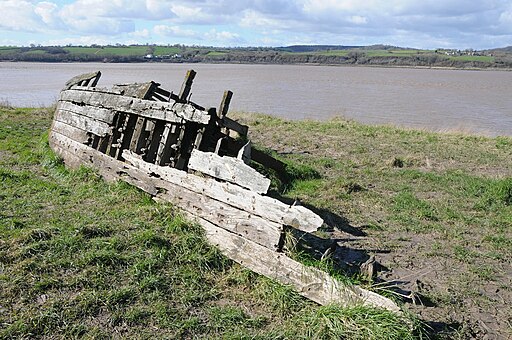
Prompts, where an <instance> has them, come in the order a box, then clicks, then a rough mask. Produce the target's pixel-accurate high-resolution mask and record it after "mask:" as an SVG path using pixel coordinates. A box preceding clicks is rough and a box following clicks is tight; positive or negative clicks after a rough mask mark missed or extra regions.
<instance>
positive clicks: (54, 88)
mask: <svg viewBox="0 0 512 340" xmlns="http://www.w3.org/2000/svg"><path fill="white" fill-rule="evenodd" d="M191 68H192V69H194V70H196V71H197V76H196V78H195V81H194V86H193V88H192V100H193V101H195V102H197V103H198V104H200V105H202V106H205V107H212V106H215V107H218V105H219V103H220V100H221V98H222V94H223V92H224V90H227V89H229V90H232V91H233V92H234V96H233V100H232V101H231V110H236V111H247V112H261V113H268V114H272V115H275V116H279V117H284V118H288V119H315V120H326V119H330V118H333V117H336V116H343V117H345V118H348V119H353V120H356V121H360V122H363V123H368V124H392V125H398V126H404V127H412V128H421V129H427V130H433V131H461V132H468V133H475V134H481V135H487V136H497V135H507V136H512V92H511V91H512V72H508V71H465V70H444V69H443V70H440V69H413V68H381V67H353V66H351V67H346V66H345V67H341V66H314V65H245V64H243V65H240V64H167V63H143V64H104V63H58V64H53V63H12V62H3V63H0V102H1V101H4V102H5V101H7V102H9V103H10V104H11V105H14V106H23V107H25V106H47V105H51V104H52V103H53V102H55V100H56V99H57V97H58V94H59V90H60V89H61V88H62V87H63V85H64V84H65V82H66V81H67V80H68V79H70V78H71V77H73V76H75V75H77V74H80V73H86V72H91V71H97V70H100V71H101V72H102V74H103V75H102V78H101V80H100V83H99V86H110V85H112V84H114V83H127V82H144V81H149V80H154V81H156V82H158V83H161V84H162V87H163V88H165V89H167V90H173V91H174V92H179V89H180V87H181V83H182V81H183V77H184V75H185V72H186V70H188V69H191Z"/></svg>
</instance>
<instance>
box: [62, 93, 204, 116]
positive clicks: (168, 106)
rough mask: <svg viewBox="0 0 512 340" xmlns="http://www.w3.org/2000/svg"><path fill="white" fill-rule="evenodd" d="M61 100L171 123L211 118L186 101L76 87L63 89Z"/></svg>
mask: <svg viewBox="0 0 512 340" xmlns="http://www.w3.org/2000/svg"><path fill="white" fill-rule="evenodd" d="M60 100H61V101H68V102H73V103H77V104H79V105H89V106H97V107H101V108H106V109H110V110H114V111H120V112H126V113H132V114H137V115H139V116H143V117H146V118H151V119H159V120H164V121H166V122H171V123H173V122H174V123H181V122H182V120H187V121H190V122H196V123H200V124H208V121H209V120H210V116H209V114H208V112H207V111H204V110H198V109H197V108H195V107H194V106H192V105H190V104H186V103H168V102H156V101H151V100H144V99H138V98H133V97H125V96H119V95H115V94H111V93H103V92H94V91H86V90H80V91H78V90H76V89H75V88H73V89H70V90H65V91H62V92H61V94H60Z"/></svg>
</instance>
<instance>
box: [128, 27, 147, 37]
mask: <svg viewBox="0 0 512 340" xmlns="http://www.w3.org/2000/svg"><path fill="white" fill-rule="evenodd" d="M128 35H129V36H130V37H134V38H142V39H149V38H151V32H150V31H149V30H148V29H147V28H144V29H142V30H138V31H134V32H131V33H129V34H128Z"/></svg>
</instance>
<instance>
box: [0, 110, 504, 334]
mask: <svg viewBox="0 0 512 340" xmlns="http://www.w3.org/2000/svg"><path fill="white" fill-rule="evenodd" d="M50 122H51V110H48V109H13V108H7V107H2V108H0V215H1V216H0V338H62V339H68V338H78V337H86V338H112V337H122V338H149V337H156V338H211V339H218V338H261V339H276V338H280V339H310V338H317V339H329V338H331V339H338V338H340V337H342V338H343V337H349V338H354V339H407V338H413V337H415V336H417V335H419V334H421V333H417V332H421V327H419V325H418V324H415V323H414V321H410V320H414V318H410V317H409V316H406V317H405V320H409V321H404V319H402V317H398V316H396V315H394V314H391V313H389V312H385V311H380V310H375V309H369V308H363V307H359V306H357V307H350V308H342V307H340V306H326V307H318V306H317V305H315V304H314V303H312V302H310V301H308V300H306V299H304V298H302V297H300V296H299V295H298V294H297V293H295V292H294V291H293V290H292V289H291V288H289V287H287V286H283V285H280V284H278V283H276V282H274V281H272V280H269V279H267V278H265V277H261V276H258V275H256V274H254V273H251V272H249V271H248V270H245V269H243V268H242V267H240V266H238V265H236V264H234V263H232V262H231V261H229V260H228V259H227V258H225V257H224V256H222V255H221V254H220V253H219V251H218V250H217V249H215V248H214V247H211V246H210V245H208V244H207V242H206V240H205V238H204V236H203V233H202V229H201V228H199V227H198V226H197V225H194V224H192V223H190V222H188V221H187V220H186V219H184V218H183V217H182V216H181V215H180V213H179V211H177V210H176V209H174V207H173V206H171V205H170V204H163V203H155V202H154V201H153V200H152V199H151V198H150V197H149V196H148V195H147V194H145V193H144V192H141V191H140V190H138V189H136V188H134V187H131V186H129V185H128V184H125V183H122V182H118V183H110V184H109V183H105V182H104V181H103V180H102V179H101V178H100V177H99V176H98V175H97V174H96V173H95V172H94V171H93V170H91V169H88V168H83V167H82V168H80V169H77V170H73V171H70V170H68V169H66V168H65V167H64V165H63V164H62V161H61V160H60V159H59V158H58V157H56V155H55V154H54V153H53V152H52V151H51V150H50V149H49V147H48V142H47V129H48V128H49V126H50ZM307 169H309V168H306V170H307ZM304 173H306V174H307V173H308V171H304V169H302V170H300V171H297V174H299V175H300V174H304ZM489 242H491V243H495V242H498V243H500V242H502V241H495V240H491V239H490V240H489ZM500 244H501V243H500ZM410 325H412V327H411V326H410Z"/></svg>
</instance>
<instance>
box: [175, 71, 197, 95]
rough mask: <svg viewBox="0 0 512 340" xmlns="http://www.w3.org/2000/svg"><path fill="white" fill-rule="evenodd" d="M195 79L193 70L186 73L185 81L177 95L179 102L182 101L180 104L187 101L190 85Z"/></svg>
mask: <svg viewBox="0 0 512 340" xmlns="http://www.w3.org/2000/svg"><path fill="white" fill-rule="evenodd" d="M195 77H196V71H194V70H188V71H187V74H186V76H185V80H184V81H183V84H182V85H181V90H180V94H179V98H180V101H182V102H186V101H187V99H188V96H189V94H190V90H192V84H193V82H194V78H195Z"/></svg>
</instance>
